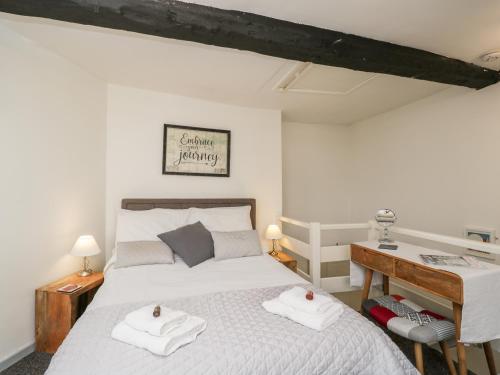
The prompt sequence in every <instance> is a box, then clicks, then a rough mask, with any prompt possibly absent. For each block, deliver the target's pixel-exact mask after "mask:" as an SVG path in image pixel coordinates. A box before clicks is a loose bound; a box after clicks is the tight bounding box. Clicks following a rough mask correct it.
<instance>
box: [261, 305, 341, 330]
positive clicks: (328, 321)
mask: <svg viewBox="0 0 500 375" xmlns="http://www.w3.org/2000/svg"><path fill="white" fill-rule="evenodd" d="M262 307H264V309H266V310H267V311H268V312H270V313H273V314H277V315H281V316H283V317H285V318H288V319H291V320H293V321H295V322H297V323H299V324H302V325H303V326H306V327H309V328H312V329H315V330H316V331H322V330H324V329H325V328H328V327H329V326H331V325H332V324H333V323H335V322H336V321H337V320H338V319H339V318H340V316H341V315H342V313H343V312H344V307H343V306H342V304H340V303H335V302H334V303H333V305H332V306H330V308H328V309H327V310H326V311H325V312H323V313H316V314H310V313H306V312H303V311H300V310H297V309H295V308H293V307H290V306H288V305H286V304H284V303H283V302H281V301H280V300H279V298H274V299H272V300H270V301H264V302H263V303H262Z"/></svg>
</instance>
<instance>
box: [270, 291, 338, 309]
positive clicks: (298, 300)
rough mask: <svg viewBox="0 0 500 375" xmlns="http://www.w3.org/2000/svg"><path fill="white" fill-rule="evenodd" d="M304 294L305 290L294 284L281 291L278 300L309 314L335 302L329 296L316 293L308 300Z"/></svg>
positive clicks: (326, 307)
mask: <svg viewBox="0 0 500 375" xmlns="http://www.w3.org/2000/svg"><path fill="white" fill-rule="evenodd" d="M306 294H307V290H305V289H304V288H301V287H299V286H294V287H293V288H292V289H289V290H285V291H284V292H283V293H281V294H280V296H279V300H280V301H281V302H283V303H284V304H286V305H288V306H290V307H293V308H295V309H297V310H300V311H303V312H306V313H310V314H315V313H323V312H325V311H326V310H328V309H329V308H330V307H332V306H333V304H334V303H335V302H334V301H333V300H332V299H331V298H330V297H327V296H323V295H321V294H316V293H315V294H314V297H313V299H312V300H308V299H307V298H306Z"/></svg>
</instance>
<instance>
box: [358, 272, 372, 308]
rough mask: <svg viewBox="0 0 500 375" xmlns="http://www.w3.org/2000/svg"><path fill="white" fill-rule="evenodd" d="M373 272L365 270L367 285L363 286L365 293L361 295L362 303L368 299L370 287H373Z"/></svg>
mask: <svg viewBox="0 0 500 375" xmlns="http://www.w3.org/2000/svg"><path fill="white" fill-rule="evenodd" d="M372 277H373V270H371V269H369V268H367V269H366V270H365V284H364V285H363V293H362V294H361V303H363V302H364V301H366V300H367V299H368V295H369V294H370V287H371V285H372Z"/></svg>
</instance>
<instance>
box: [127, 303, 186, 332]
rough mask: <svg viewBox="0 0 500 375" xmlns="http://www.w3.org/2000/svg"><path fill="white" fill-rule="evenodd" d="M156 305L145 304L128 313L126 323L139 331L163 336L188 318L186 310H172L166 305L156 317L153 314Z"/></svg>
mask: <svg viewBox="0 0 500 375" xmlns="http://www.w3.org/2000/svg"><path fill="white" fill-rule="evenodd" d="M155 306H156V305H148V306H144V307H142V308H140V309H138V310H135V311H132V312H130V313H128V314H127V316H126V317H125V323H127V324H128V325H129V326H130V327H132V328H135V329H136V330H138V331H143V332H147V333H149V334H151V335H154V336H163V335H166V334H167V333H168V332H169V331H170V330H172V329H174V328H175V327H177V326H179V325H180V324H181V323H183V322H184V321H186V319H187V318H188V315H187V314H186V313H185V312H184V311H179V310H172V309H169V308H168V307H165V306H160V309H161V313H160V316H158V317H156V318H155V317H154V316H153V310H154V308H155Z"/></svg>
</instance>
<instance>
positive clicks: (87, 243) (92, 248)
mask: <svg viewBox="0 0 500 375" xmlns="http://www.w3.org/2000/svg"><path fill="white" fill-rule="evenodd" d="M100 252H101V249H100V248H99V245H98V244H97V242H96V241H95V238H94V236H91V235H85V236H80V237H78V239H77V240H76V242H75V244H74V245H73V248H72V249H71V251H70V254H71V255H74V256H77V257H83V270H81V271H80V272H79V273H78V275H80V276H84V277H85V276H90V275H91V274H92V270H91V269H90V268H89V261H88V259H87V257H90V256H92V255H97V254H99V253H100Z"/></svg>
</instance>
